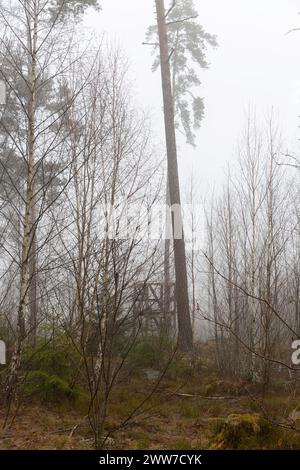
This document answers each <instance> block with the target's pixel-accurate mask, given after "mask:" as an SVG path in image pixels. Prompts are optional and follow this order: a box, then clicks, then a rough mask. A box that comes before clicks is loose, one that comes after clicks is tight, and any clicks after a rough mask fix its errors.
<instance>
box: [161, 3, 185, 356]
mask: <svg viewBox="0 0 300 470" xmlns="http://www.w3.org/2000/svg"><path fill="white" fill-rule="evenodd" d="M156 10H157V22H158V33H159V44H160V59H161V75H162V90H163V101H164V118H165V132H166V144H167V158H168V179H169V187H170V202H171V206H172V208H175V207H176V206H177V207H179V209H180V210H179V211H178V212H179V213H178V214H177V215H178V217H177V218H176V219H177V223H178V224H180V225H181V226H182V211H181V201H180V187H179V175H178V163H177V148H176V135H175V117H174V103H173V96H172V84H171V72H170V62H169V47H168V36H167V27H166V18H165V7H164V0H156ZM178 219H180V220H178ZM172 228H173V236H174V258H175V277H176V285H175V295H176V304H177V317H178V346H179V348H180V349H181V350H183V351H191V350H192V349H193V332H192V325H191V318H190V309H189V296H188V282H187V268H186V254H185V241H184V235H183V233H182V236H181V237H180V238H179V237H178V238H176V233H175V232H176V231H175V227H174V217H173V220H172Z"/></svg>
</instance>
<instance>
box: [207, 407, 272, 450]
mask: <svg viewBox="0 0 300 470" xmlns="http://www.w3.org/2000/svg"><path fill="white" fill-rule="evenodd" d="M213 425H214V431H215V434H216V435H215V438H214V440H213V443H212V446H211V447H212V448H232V449H258V448H261V446H262V444H263V442H264V441H265V440H266V439H267V438H268V437H269V436H270V434H271V432H272V429H271V426H270V425H269V423H268V422H267V421H265V420H264V419H263V418H262V417H261V416H260V415H258V414H231V415H229V416H228V417H227V418H225V419H222V418H219V419H217V420H215V422H214V423H213Z"/></svg>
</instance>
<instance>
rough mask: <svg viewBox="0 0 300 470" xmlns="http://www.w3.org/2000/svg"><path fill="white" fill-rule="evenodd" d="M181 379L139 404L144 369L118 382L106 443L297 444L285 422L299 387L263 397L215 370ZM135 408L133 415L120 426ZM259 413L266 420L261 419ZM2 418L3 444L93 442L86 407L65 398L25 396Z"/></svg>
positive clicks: (299, 398) (79, 445)
mask: <svg viewBox="0 0 300 470" xmlns="http://www.w3.org/2000/svg"><path fill="white" fill-rule="evenodd" d="M184 383H185V384H184V385H183V381H175V380H167V381H165V382H164V383H163V384H160V385H159V387H158V389H157V390H156V391H155V393H154V394H153V396H152V397H151V398H150V399H149V400H147V401H146V403H145V405H144V406H143V407H142V408H141V409H139V411H136V412H134V410H135V409H136V408H138V407H139V405H140V404H141V402H142V401H143V400H144V398H145V397H146V396H147V394H148V393H149V389H150V387H149V379H147V378H146V377H141V376H139V377H135V378H134V379H130V380H129V379H128V380H127V381H125V383H122V384H119V385H118V386H117V387H116V388H115V389H114V391H113V394H112V399H111V405H110V409H109V413H108V416H109V419H108V423H107V425H108V429H110V430H111V437H110V438H109V440H108V441H107V447H108V448H111V449H155V450H157V449H172V450H189V449H218V448H261V449H282V448H283V449H300V432H297V431H295V430H288V429H287V428H286V426H292V427H297V426H296V423H295V421H292V420H291V413H292V412H293V411H295V410H297V408H299V403H300V395H299V394H295V393H293V397H291V393H290V391H286V390H285V391H284V393H283V391H282V390H281V391H278V390H277V391H275V390H273V391H270V392H269V393H268V395H267V396H266V398H265V400H264V402H263V404H262V402H261V400H260V396H259V393H258V390H256V389H255V387H252V388H251V387H250V389H249V386H248V385H246V384H244V383H241V382H236V383H235V382H230V381H224V380H223V381H221V380H217V379H216V378H215V377H211V378H210V382H208V381H206V383H204V384H203V383H197V381H196V380H193V379H191V380H186V381H185V382H184ZM132 413H134V418H133V419H131V420H130V421H129V422H128V423H127V424H126V426H124V427H122V424H123V425H124V421H125V420H126V419H127V417H128V416H129V415H131V414H132ZM261 416H263V417H264V418H263V420H264V423H265V424H263V425H261V424H259V423H260V422H259V421H257V420H258V417H259V419H261ZM228 417H229V418H228ZM4 419H5V416H4V412H3V411H2V412H0V449H1V450H4V449H15V450H17V449H23V450H31V449H41V450H43V449H60V450H62V449H92V448H93V438H92V434H91V431H90V428H89V425H88V420H87V417H84V412H83V410H82V409H74V407H73V406H71V405H68V404H67V405H66V404H63V405H62V404H60V405H57V404H56V405H54V404H52V405H49V404H48V405H45V404H44V405H43V406H42V405H41V404H40V405H38V404H33V403H26V404H25V403H23V404H22V405H21V406H20V408H19V410H18V413H17V415H16V416H15V417H14V419H13V420H12V422H10V425H9V426H8V427H6V429H3V423H4ZM10 419H11V417H10ZM230 420H231V421H230ZM224 423H225V424H224ZM274 423H275V424H274ZM278 423H279V424H281V425H283V427H280V425H279V426H278ZM299 427H300V426H299V425H298V428H299ZM266 430H267V431H266Z"/></svg>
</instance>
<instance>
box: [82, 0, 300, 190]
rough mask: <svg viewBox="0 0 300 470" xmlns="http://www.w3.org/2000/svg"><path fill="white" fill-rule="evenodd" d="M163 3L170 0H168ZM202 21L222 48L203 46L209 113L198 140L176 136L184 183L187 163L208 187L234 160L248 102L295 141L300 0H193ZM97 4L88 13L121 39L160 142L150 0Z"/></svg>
mask: <svg viewBox="0 0 300 470" xmlns="http://www.w3.org/2000/svg"><path fill="white" fill-rule="evenodd" d="M165 1H166V5H168V4H169V2H168V0H165ZM194 2H195V6H196V7H197V9H198V12H199V22H200V23H201V24H202V26H203V27H204V29H205V30H206V31H207V32H209V33H211V34H216V35H217V37H218V42H219V48H218V49H217V50H215V51H212V50H211V51H209V52H208V59H209V62H210V64H211V67H210V69H209V70H207V71H200V72H199V73H200V79H201V81H202V87H201V90H200V91H199V94H200V95H201V96H202V97H204V99H205V105H206V114H205V118H204V121H203V123H202V128H201V130H200V131H199V132H198V139H197V148H196V150H193V149H191V147H190V146H188V145H186V144H185V141H184V140H183V139H180V143H179V159H180V170H181V179H182V186H184V185H185V183H186V181H187V179H188V177H189V175H190V170H191V168H193V171H194V173H197V174H198V175H199V177H200V179H199V184H200V185H201V187H202V188H203V191H204V192H205V191H206V190H207V189H208V188H211V187H212V185H214V184H215V183H220V181H221V180H222V178H223V175H224V172H225V169H226V163H227V162H230V163H233V162H234V159H235V147H236V145H237V141H238V139H239V137H240V135H241V132H242V130H243V126H244V123H245V118H246V114H247V109H248V108H249V106H251V107H253V106H255V107H256V111H257V115H258V116H259V117H260V118H261V119H264V118H265V117H266V116H267V114H268V113H269V112H270V110H271V109H272V107H273V109H274V114H275V116H276V118H277V120H278V123H279V125H280V128H281V129H282V134H283V137H284V142H285V146H286V147H287V148H289V149H293V150H295V149H300V146H298V144H297V141H298V139H299V138H300V130H299V129H298V126H299V124H300V119H299V118H298V116H299V115H300V54H299V50H300V31H299V32H294V33H291V34H289V35H286V33H287V31H289V30H290V29H292V28H294V27H297V26H298V27H300V15H298V12H299V11H300V2H299V0H242V1H241V0H226V1H224V0H194ZM102 7H103V8H102V11H101V13H100V14H99V15H95V14H94V13H93V14H91V15H90V16H89V18H88V19H87V21H88V24H89V25H91V26H93V27H94V28H95V29H96V30H97V32H99V33H103V32H105V33H106V34H107V36H108V38H111V39H112V40H113V41H117V42H119V44H120V45H121V46H122V48H123V49H124V52H125V53H126V55H127V56H128V59H129V63H130V67H131V77H133V79H134V82H135V89H136V99H137V102H138V103H139V105H140V106H142V107H143V108H144V109H146V110H147V111H148V112H149V113H150V115H151V117H152V123H153V128H154V130H155V133H156V134H157V136H158V141H159V142H162V143H163V142H164V133H163V132H164V127H163V120H162V97H161V84H160V74H159V72H156V73H155V74H153V73H152V72H151V64H152V57H151V48H150V47H148V46H143V45H142V42H143V41H144V38H145V32H146V30H147V27H148V25H150V24H153V23H154V22H155V14H154V0H127V1H125V0H102Z"/></svg>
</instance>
